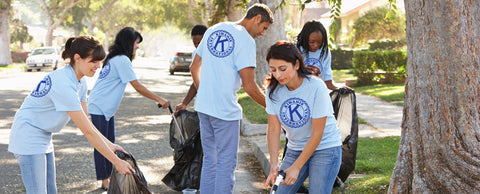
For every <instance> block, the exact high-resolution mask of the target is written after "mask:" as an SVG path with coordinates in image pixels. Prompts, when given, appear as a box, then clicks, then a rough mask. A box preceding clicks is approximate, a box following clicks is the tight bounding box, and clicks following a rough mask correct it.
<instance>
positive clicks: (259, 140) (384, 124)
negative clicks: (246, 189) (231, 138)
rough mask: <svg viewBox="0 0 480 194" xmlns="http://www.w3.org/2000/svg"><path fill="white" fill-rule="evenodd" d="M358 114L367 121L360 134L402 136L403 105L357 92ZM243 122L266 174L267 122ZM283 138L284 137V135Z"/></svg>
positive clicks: (268, 165) (247, 139) (242, 132)
mask: <svg viewBox="0 0 480 194" xmlns="http://www.w3.org/2000/svg"><path fill="white" fill-rule="evenodd" d="M356 100H357V115H358V117H359V118H362V119H363V120H365V121H366V122H367V124H359V128H358V136H359V137H364V138H379V137H386V136H400V134H401V122H402V115H403V114H402V112H403V107H400V106H397V105H394V104H391V103H389V102H385V101H383V100H381V99H379V98H377V97H372V96H367V95H361V94H356ZM243 118H244V119H243V120H242V123H241V134H242V138H243V139H245V140H246V142H248V143H249V144H250V145H251V147H250V148H251V149H252V151H253V153H254V155H255V157H256V158H257V160H258V162H259V163H260V165H261V166H262V168H263V171H264V173H265V174H266V175H265V176H268V172H269V171H270V156H269V153H268V148H267V143H266V139H267V138H266V130H267V125H266V124H252V123H250V122H249V121H248V120H247V119H245V118H246V117H245V116H244V117H243ZM282 138H283V137H282Z"/></svg>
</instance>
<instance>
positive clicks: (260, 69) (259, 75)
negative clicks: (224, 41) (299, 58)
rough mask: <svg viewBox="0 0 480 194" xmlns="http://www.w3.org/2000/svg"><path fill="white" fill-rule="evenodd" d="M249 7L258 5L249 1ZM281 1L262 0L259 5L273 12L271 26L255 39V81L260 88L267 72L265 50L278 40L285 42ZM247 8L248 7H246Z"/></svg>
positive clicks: (283, 13) (283, 14)
mask: <svg viewBox="0 0 480 194" xmlns="http://www.w3.org/2000/svg"><path fill="white" fill-rule="evenodd" d="M250 2H251V5H253V4H254V3H258V2H255V1H250ZM281 2H282V0H264V1H262V2H261V3H263V4H265V5H267V6H268V7H269V8H270V10H271V11H272V12H273V18H274V19H273V24H272V25H270V26H269V27H268V30H267V31H266V32H265V36H263V37H262V36H259V37H257V38H256V39H255V43H256V45H257V67H256V68H255V81H256V82H257V84H258V85H259V86H262V83H263V79H264V78H265V76H266V75H267V74H268V72H269V68H268V63H267V61H266V60H265V57H266V54H267V50H268V48H270V46H271V45H272V44H274V43H275V42H277V41H278V40H285V39H286V35H285V19H284V18H285V12H284V10H283V9H280V3H281ZM248 7H249V6H248Z"/></svg>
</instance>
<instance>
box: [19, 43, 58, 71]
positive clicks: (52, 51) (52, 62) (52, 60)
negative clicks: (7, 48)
mask: <svg viewBox="0 0 480 194" xmlns="http://www.w3.org/2000/svg"><path fill="white" fill-rule="evenodd" d="M25 63H26V64H27V71H32V70H37V71H40V70H42V69H45V70H49V71H53V70H55V69H57V68H60V67H61V66H63V63H64V61H63V59H62V54H61V52H60V50H59V49H58V48H57V47H38V48H35V49H34V50H33V51H32V53H30V54H29V55H28V58H27V59H26V60H25Z"/></svg>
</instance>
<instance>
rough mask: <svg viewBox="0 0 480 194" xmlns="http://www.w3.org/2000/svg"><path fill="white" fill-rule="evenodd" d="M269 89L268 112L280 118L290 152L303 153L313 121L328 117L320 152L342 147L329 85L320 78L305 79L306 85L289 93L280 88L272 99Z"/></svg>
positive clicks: (304, 83)
mask: <svg viewBox="0 0 480 194" xmlns="http://www.w3.org/2000/svg"><path fill="white" fill-rule="evenodd" d="M269 93H270V89H267V97H266V104H267V108H266V110H267V113H268V114H269V115H276V116H277V117H278V120H280V122H281V124H282V125H283V126H284V127H285V129H286V131H287V134H286V137H287V138H288V145H287V146H288V149H292V150H296V151H301V150H303V149H304V147H305V145H306V144H307V141H308V139H309V138H310V135H311V134H312V118H322V117H327V121H326V124H325V128H324V130H323V137H322V140H321V141H320V144H319V145H318V147H317V148H316V150H322V149H326V148H331V147H336V146H340V145H342V142H341V140H340V130H339V129H338V127H337V121H336V120H335V116H333V106H332V101H331V99H330V96H329V93H328V89H327V87H326V86H325V83H324V82H323V81H322V80H320V79H319V78H318V77H315V76H309V79H307V78H304V79H303V83H302V85H301V86H300V87H299V88H297V89H295V90H293V91H289V90H288V88H287V87H286V86H285V85H278V86H277V88H276V89H275V91H274V93H273V95H272V97H273V99H274V100H272V99H270V97H269V96H268V94H269Z"/></svg>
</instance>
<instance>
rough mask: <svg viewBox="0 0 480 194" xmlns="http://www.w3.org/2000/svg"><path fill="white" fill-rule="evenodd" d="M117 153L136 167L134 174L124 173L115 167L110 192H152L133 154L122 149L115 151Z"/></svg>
mask: <svg viewBox="0 0 480 194" xmlns="http://www.w3.org/2000/svg"><path fill="white" fill-rule="evenodd" d="M115 154H117V156H118V157H119V158H120V159H122V160H125V161H127V162H128V163H129V164H130V166H132V167H133V169H135V173H133V175H122V174H120V173H119V172H118V170H117V168H115V167H114V168H113V170H112V174H111V176H110V177H111V178H110V184H109V185H108V191H107V193H108V194H151V192H150V191H149V190H148V186H147V180H145V177H144V176H143V173H142V171H140V169H139V168H138V165H137V162H136V161H135V158H134V157H133V155H132V154H127V153H125V152H122V151H115Z"/></svg>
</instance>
